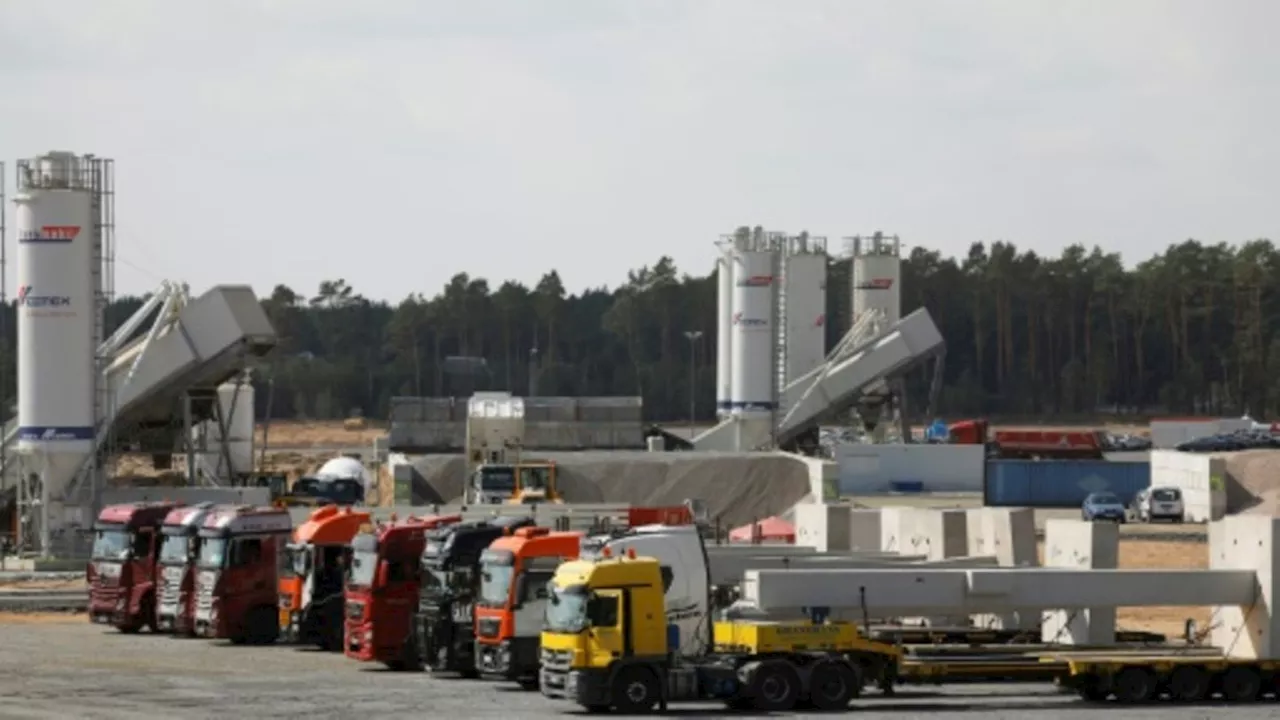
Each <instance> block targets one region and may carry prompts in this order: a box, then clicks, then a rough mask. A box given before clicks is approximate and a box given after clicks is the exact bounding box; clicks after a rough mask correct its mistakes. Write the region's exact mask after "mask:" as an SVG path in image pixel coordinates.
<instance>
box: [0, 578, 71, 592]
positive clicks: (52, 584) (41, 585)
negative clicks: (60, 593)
mask: <svg viewBox="0 0 1280 720" xmlns="http://www.w3.org/2000/svg"><path fill="white" fill-rule="evenodd" d="M84 588H85V584H84V578H72V579H67V580H20V581H17V582H3V583H0V592H4V591H5V590H81V589H84Z"/></svg>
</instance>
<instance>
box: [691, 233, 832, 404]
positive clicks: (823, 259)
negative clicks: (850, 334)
mask: <svg viewBox="0 0 1280 720" xmlns="http://www.w3.org/2000/svg"><path fill="white" fill-rule="evenodd" d="M720 250H721V255H720V257H719V258H718V260H717V266H716V267H717V278H718V283H719V308H718V311H717V320H718V322H717V328H716V341H717V342H716V410H717V414H718V415H720V416H721V417H727V416H749V417H764V416H770V417H772V416H774V415H775V414H776V413H778V412H779V411H780V410H783V408H782V407H780V405H779V394H780V391H781V389H782V388H784V387H786V386H787V384H788V383H790V382H792V381H794V380H795V379H797V378H800V377H802V376H803V375H805V374H806V373H809V372H811V371H812V370H814V369H815V368H817V367H819V366H820V365H821V364H822V363H823V360H824V358H825V356H826V329H825V325H826V312H827V311H826V304H827V300H826V298H827V243H826V238H820V237H810V236H808V235H807V234H801V235H798V236H787V235H785V234H783V233H764V232H761V231H756V232H739V233H737V234H736V235H733V236H729V237H727V238H725V239H724V240H723V241H722V242H721V243H720Z"/></svg>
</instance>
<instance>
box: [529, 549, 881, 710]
mask: <svg viewBox="0 0 1280 720" xmlns="http://www.w3.org/2000/svg"><path fill="white" fill-rule="evenodd" d="M671 580H672V577H671V573H670V571H669V570H664V568H663V567H662V566H661V565H660V564H659V562H658V560H656V559H654V558H649V557H636V556H635V555H634V554H629V555H628V556H627V557H608V556H607V554H606V555H605V556H602V557H599V558H596V559H587V560H572V561H569V562H565V563H563V564H561V565H560V567H559V568H558V569H557V570H556V573H555V575H554V576H553V578H552V580H551V583H550V586H549V590H550V593H549V594H550V597H549V598H548V602H547V615H546V620H545V624H544V630H543V633H542V639H541V645H542V651H541V652H542V656H541V665H542V670H541V676H540V678H539V679H540V686H541V689H542V693H543V694H544V695H546V696H548V697H552V698H561V699H566V700H570V701H572V702H574V703H577V704H578V705H580V706H582V707H584V708H586V709H587V710H589V711H592V712H605V711H608V710H617V711H619V712H622V713H632V714H634V713H646V712H651V711H653V710H654V708H655V707H661V708H662V709H665V708H666V706H667V704H668V703H669V702H707V701H713V702H714V701H722V702H724V703H725V704H726V705H727V706H728V707H729V708H731V709H734V710H758V711H766V712H782V711H786V710H790V709H792V708H793V707H795V706H796V705H797V704H800V703H808V704H810V705H812V706H813V707H814V708H815V709H818V710H838V709H843V708H845V707H847V706H848V704H849V702H850V701H851V700H852V699H853V698H855V697H857V696H858V694H859V693H860V691H861V689H862V685H863V683H864V679H868V678H869V677H879V676H880V675H881V674H883V673H884V672H885V671H886V669H889V668H892V667H893V666H894V665H895V664H896V663H897V662H898V660H899V659H900V658H901V650H899V649H898V648H895V647H894V646H892V645H888V644H885V643H878V642H874V641H870V640H866V639H865V638H863V637H862V635H861V634H860V633H859V632H858V630H857V628H856V627H854V626H852V625H848V624H839V623H837V624H815V623H811V622H807V621H803V622H794V623H788V622H783V623H779V622H757V621H751V620H733V621H724V622H717V623H715V624H714V627H707V630H706V632H707V633H708V635H709V637H708V638H707V639H708V641H709V642H708V643H707V646H708V647H713V648H714V649H713V650H712V651H710V652H708V653H706V654H704V655H701V656H698V657H682V656H681V655H680V654H679V653H678V652H676V651H674V650H673V649H674V648H679V647H680V646H681V644H680V638H679V637H678V635H679V629H678V625H676V624H675V623H674V622H669V621H668V617H667V608H666V607H665V602H664V598H665V594H666V588H667V586H668V585H669V584H670V583H671ZM704 627H706V626H705V625H704Z"/></svg>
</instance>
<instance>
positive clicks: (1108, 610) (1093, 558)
mask: <svg viewBox="0 0 1280 720" xmlns="http://www.w3.org/2000/svg"><path fill="white" fill-rule="evenodd" d="M1119 564H1120V526H1119V525H1117V524H1115V523H1094V522H1082V521H1080V520H1050V521H1048V522H1047V523H1045V533H1044V565H1045V567H1046V568H1049V570H1048V572H1052V568H1070V569H1073V570H1115V569H1116V568H1118V567H1119ZM1040 639H1041V641H1043V642H1046V643H1057V644H1063V645H1093V646H1101V645H1112V644H1114V643H1115V639H1116V609H1115V607H1114V606H1112V607H1096V608H1086V609H1077V610H1046V611H1044V614H1043V619H1042V621H1041V624H1040Z"/></svg>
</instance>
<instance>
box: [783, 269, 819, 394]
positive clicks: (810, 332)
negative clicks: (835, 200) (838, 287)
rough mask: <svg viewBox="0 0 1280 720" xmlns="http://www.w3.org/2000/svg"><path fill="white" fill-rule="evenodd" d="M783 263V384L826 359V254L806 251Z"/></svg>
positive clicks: (800, 375) (793, 379)
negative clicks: (785, 323)
mask: <svg viewBox="0 0 1280 720" xmlns="http://www.w3.org/2000/svg"><path fill="white" fill-rule="evenodd" d="M786 262H787V271H786V273H784V275H783V277H784V278H785V281H786V284H787V306H786V308H787V333H786V342H787V353H786V358H787V373H786V381H787V382H788V383H791V382H794V381H795V380H796V379H797V378H800V377H802V376H803V375H804V374H805V373H807V372H809V371H811V370H813V369H814V368H816V367H819V366H820V365H822V363H823V361H824V360H826V356H827V333H826V319H827V255H826V253H825V252H821V251H818V250H816V249H814V248H806V249H805V251H804V252H798V253H797V252H793V253H792V254H791V255H788V256H787V258H786Z"/></svg>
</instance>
